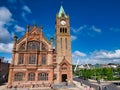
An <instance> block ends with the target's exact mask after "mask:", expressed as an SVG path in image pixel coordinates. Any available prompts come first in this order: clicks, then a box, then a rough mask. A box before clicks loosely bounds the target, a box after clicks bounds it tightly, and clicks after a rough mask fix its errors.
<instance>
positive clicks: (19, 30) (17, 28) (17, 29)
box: [14, 25, 25, 32]
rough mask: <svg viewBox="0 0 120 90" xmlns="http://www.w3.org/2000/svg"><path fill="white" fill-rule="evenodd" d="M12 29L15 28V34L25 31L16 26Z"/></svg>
mask: <svg viewBox="0 0 120 90" xmlns="http://www.w3.org/2000/svg"><path fill="white" fill-rule="evenodd" d="M14 28H15V31H16V32H23V31H25V29H24V28H23V27H21V26H18V25H15V26H14Z"/></svg>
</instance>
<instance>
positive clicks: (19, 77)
mask: <svg viewBox="0 0 120 90" xmlns="http://www.w3.org/2000/svg"><path fill="white" fill-rule="evenodd" d="M24 77H25V74H24V73H21V72H20V73H16V74H15V75H14V81H23V80H24Z"/></svg>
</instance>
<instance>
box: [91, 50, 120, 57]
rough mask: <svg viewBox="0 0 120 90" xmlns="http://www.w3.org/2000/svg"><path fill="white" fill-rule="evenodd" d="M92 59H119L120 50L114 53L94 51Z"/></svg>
mask: <svg viewBox="0 0 120 90" xmlns="http://www.w3.org/2000/svg"><path fill="white" fill-rule="evenodd" d="M92 58H97V59H120V49H118V50H115V51H103V50H101V51H94V52H93V53H92Z"/></svg>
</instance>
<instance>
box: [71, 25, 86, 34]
mask: <svg viewBox="0 0 120 90" xmlns="http://www.w3.org/2000/svg"><path fill="white" fill-rule="evenodd" d="M86 27H87V25H83V26H80V27H79V28H78V29H76V28H73V27H71V30H72V31H73V32H74V33H78V32H80V31H81V30H83V29H84V28H86Z"/></svg>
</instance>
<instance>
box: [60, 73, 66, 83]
mask: <svg viewBox="0 0 120 90" xmlns="http://www.w3.org/2000/svg"><path fill="white" fill-rule="evenodd" d="M61 78H62V82H66V81H67V74H62V77H61Z"/></svg>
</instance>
